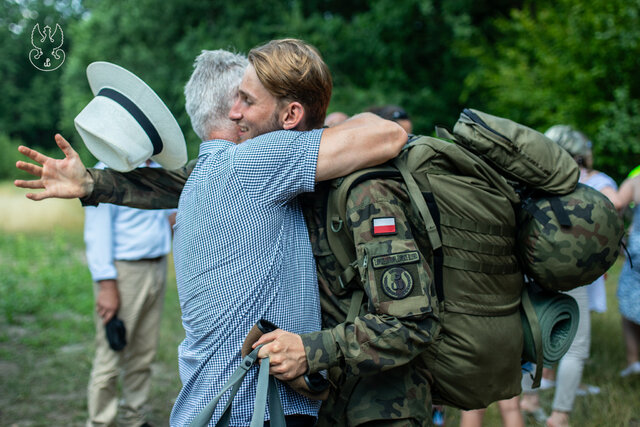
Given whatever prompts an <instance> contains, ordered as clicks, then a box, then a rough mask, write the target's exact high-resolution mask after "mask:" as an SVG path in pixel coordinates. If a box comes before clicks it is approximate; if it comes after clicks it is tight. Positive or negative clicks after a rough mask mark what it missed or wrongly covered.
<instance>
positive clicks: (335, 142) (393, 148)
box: [316, 113, 407, 181]
mask: <svg viewBox="0 0 640 427" xmlns="http://www.w3.org/2000/svg"><path fill="white" fill-rule="evenodd" d="M406 142H407V133H406V132H405V131H404V129H402V127H401V126H400V125H398V124H397V123H395V122H392V121H390V120H384V119H382V118H380V117H378V116H376V115H375V114H371V113H362V114H358V115H356V116H353V117H352V118H351V119H349V120H347V121H345V122H343V123H341V124H339V125H337V126H335V127H332V128H328V129H325V130H324V132H323V134H322V139H321V140H320V150H319V152H318V165H317V167H316V181H325V180H329V179H333V178H338V177H341V176H345V175H348V174H350V173H351V172H354V171H356V170H360V169H364V168H367V167H371V166H376V165H379V164H382V163H384V162H386V161H388V160H391V159H392V158H394V157H396V156H397V155H398V153H400V150H401V149H402V147H403V146H404V144H405V143H406Z"/></svg>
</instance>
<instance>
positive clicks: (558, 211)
mask: <svg viewBox="0 0 640 427" xmlns="http://www.w3.org/2000/svg"><path fill="white" fill-rule="evenodd" d="M549 205H550V206H551V210H552V211H553V213H554V214H555V215H556V218H557V219H558V222H559V223H560V226H561V227H563V228H570V227H571V219H569V215H567V212H566V211H565V210H564V207H563V206H562V202H561V201H560V199H558V198H557V197H550V198H549Z"/></svg>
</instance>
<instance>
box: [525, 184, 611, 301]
mask: <svg viewBox="0 0 640 427" xmlns="http://www.w3.org/2000/svg"><path fill="white" fill-rule="evenodd" d="M518 223H519V226H518V244H517V246H516V247H517V251H518V258H519V260H520V263H521V264H522V267H523V269H524V271H525V273H526V274H527V275H528V276H529V278H531V279H533V280H534V281H535V282H536V283H537V284H538V285H540V286H541V287H542V288H544V289H548V290H553V291H568V290H571V289H573V288H576V287H578V286H582V285H586V284H589V283H591V282H593V281H594V280H596V279H597V278H598V277H600V276H601V275H603V274H604V273H605V272H606V271H607V270H608V269H609V267H611V265H613V263H614V262H615V260H616V259H617V258H618V253H619V248H620V242H621V240H622V236H623V234H624V228H623V223H622V219H621V217H620V216H619V215H618V213H617V211H616V209H615V208H614V206H613V204H612V203H611V201H610V200H609V199H608V198H607V197H606V196H604V195H603V194H602V193H600V192H599V191H597V190H595V189H593V188H591V187H589V186H587V185H584V184H578V185H577V186H576V189H575V190H574V191H572V192H571V193H569V194H566V195H563V196H542V197H530V198H528V199H526V200H523V202H522V204H521V208H520V209H519V213H518Z"/></svg>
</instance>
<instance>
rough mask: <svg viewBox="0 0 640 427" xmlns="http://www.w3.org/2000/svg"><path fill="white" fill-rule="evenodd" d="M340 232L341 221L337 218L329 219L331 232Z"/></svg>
mask: <svg viewBox="0 0 640 427" xmlns="http://www.w3.org/2000/svg"><path fill="white" fill-rule="evenodd" d="M340 230H342V219H340V218H339V217H333V218H331V231H333V232H334V233H337V232H339V231H340Z"/></svg>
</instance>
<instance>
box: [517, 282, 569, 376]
mask: <svg viewBox="0 0 640 427" xmlns="http://www.w3.org/2000/svg"><path fill="white" fill-rule="evenodd" d="M525 292H527V293H528V295H529V299H530V301H531V305H532V306H533V311H534V312H535V316H536V318H535V319H531V318H530V317H531V316H530V315H528V314H527V313H526V310H521V312H520V314H521V318H522V332H523V337H524V346H523V350H522V358H523V359H524V360H526V361H529V362H533V363H537V360H538V354H537V352H536V345H535V340H534V333H532V330H536V329H537V328H536V327H535V325H532V322H536V321H537V323H538V324H539V330H540V334H541V338H542V340H541V342H542V356H543V357H542V361H543V365H544V366H545V367H551V366H553V365H555V364H556V363H558V361H559V360H560V359H561V358H562V356H564V355H565V353H566V352H567V351H568V350H569V347H570V346H571V343H572V342H573V339H574V338H575V336H576V332H577V331H578V320H579V318H580V313H579V311H578V304H577V303H576V301H575V300H574V299H573V298H572V297H571V296H569V295H566V294H562V293H557V292H549V291H542V292H533V291H531V290H530V289H529V287H527V290H526V291H525ZM523 299H524V298H523Z"/></svg>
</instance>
